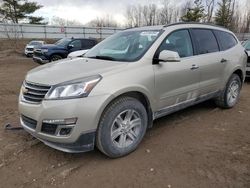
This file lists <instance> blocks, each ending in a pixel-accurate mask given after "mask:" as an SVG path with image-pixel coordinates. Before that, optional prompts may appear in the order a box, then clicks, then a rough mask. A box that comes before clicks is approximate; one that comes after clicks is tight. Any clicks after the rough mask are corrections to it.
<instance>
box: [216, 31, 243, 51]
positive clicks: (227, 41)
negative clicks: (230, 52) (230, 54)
mask: <svg viewBox="0 0 250 188" xmlns="http://www.w3.org/2000/svg"><path fill="white" fill-rule="evenodd" d="M214 33H215V35H216V37H217V39H218V40H219V43H220V48H221V50H227V49H230V48H232V47H234V46H235V45H237V43H238V42H237V40H236V39H235V38H234V36H233V35H231V34H230V33H227V32H224V31H214Z"/></svg>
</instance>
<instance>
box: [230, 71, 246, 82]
mask: <svg viewBox="0 0 250 188" xmlns="http://www.w3.org/2000/svg"><path fill="white" fill-rule="evenodd" d="M233 74H237V75H238V76H239V77H240V80H241V83H243V82H244V79H245V78H244V73H243V71H242V70H241V69H236V70H234V72H233Z"/></svg>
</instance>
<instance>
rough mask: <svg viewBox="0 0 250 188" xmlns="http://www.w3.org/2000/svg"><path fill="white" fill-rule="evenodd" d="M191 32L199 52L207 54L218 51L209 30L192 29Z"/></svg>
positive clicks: (214, 39)
mask: <svg viewBox="0 0 250 188" xmlns="http://www.w3.org/2000/svg"><path fill="white" fill-rule="evenodd" d="M193 34H194V37H195V40H196V42H197V44H198V53H199V54H207V53H212V52H217V51H219V46H218V43H217V41H216V38H215V36H214V34H213V32H212V31H211V30H208V29H193Z"/></svg>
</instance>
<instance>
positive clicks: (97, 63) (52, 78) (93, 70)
mask: <svg viewBox="0 0 250 188" xmlns="http://www.w3.org/2000/svg"><path fill="white" fill-rule="evenodd" d="M127 64H128V63H121V62H114V61H106V60H98V59H89V58H75V59H66V60H61V61H57V62H54V63H50V64H46V65H43V66H39V67H37V68H35V69H33V70H31V71H29V72H28V74H27V76H26V80H27V81H29V82H34V83H39V84H44V85H55V84H59V83H63V82H67V81H71V80H74V79H79V78H84V77H89V76H94V75H98V74H99V75H103V74H104V73H109V72H114V71H119V70H120V69H122V68H124V67H125V66H126V65H127Z"/></svg>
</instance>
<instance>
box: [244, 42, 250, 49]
mask: <svg viewBox="0 0 250 188" xmlns="http://www.w3.org/2000/svg"><path fill="white" fill-rule="evenodd" d="M243 46H244V48H245V49H246V50H250V41H249V40H248V41H246V42H244V43H243Z"/></svg>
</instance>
